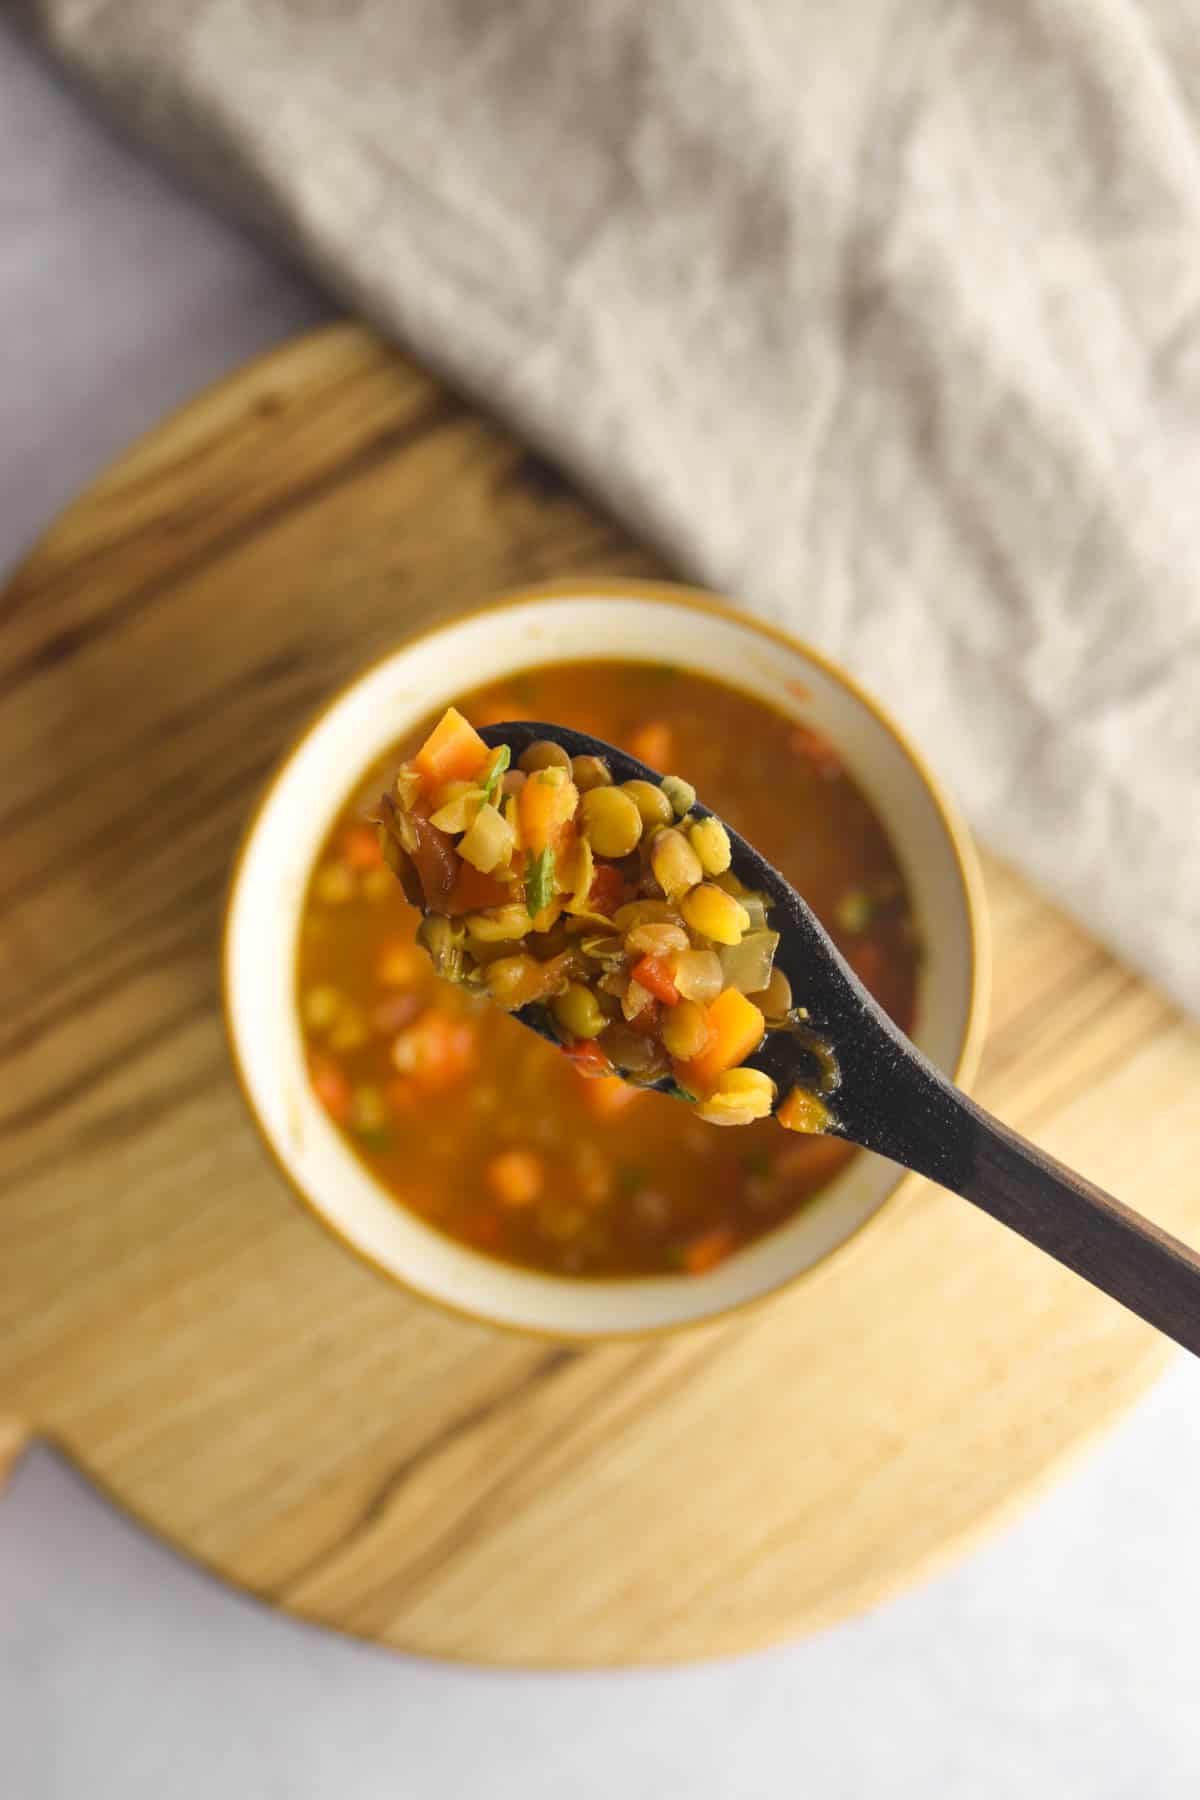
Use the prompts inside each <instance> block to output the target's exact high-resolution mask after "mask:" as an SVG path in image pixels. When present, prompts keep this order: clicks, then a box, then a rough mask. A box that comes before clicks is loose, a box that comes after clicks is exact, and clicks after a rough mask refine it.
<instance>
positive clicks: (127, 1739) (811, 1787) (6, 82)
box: [0, 26, 1200, 1800]
mask: <svg viewBox="0 0 1200 1800" xmlns="http://www.w3.org/2000/svg"><path fill="white" fill-rule="evenodd" d="M327 310H328V309H327V306H326V304H325V303H324V302H323V301H322V299H321V298H320V296H318V295H316V294H315V293H314V292H313V291H312V289H311V288H310V287H309V286H308V285H307V284H306V283H305V282H304V281H303V279H301V278H300V277H299V276H298V275H296V274H295V273H294V272H292V271H289V270H287V269H285V268H282V267H280V266H279V265H278V264H276V263H273V262H272V261H271V260H269V259H268V258H267V257H266V256H264V255H263V254H262V253H261V252H259V251H258V250H256V249H255V248H254V247H253V246H251V245H250V244H249V243H248V242H247V241H246V240H245V239H244V238H242V237H240V236H239V235H238V234H237V233H235V232H233V231H231V230H230V229H228V228H227V227H225V226H224V225H222V224H220V223H219V222H217V221H215V220H213V219H212V218H211V217H210V216H209V215H208V214H207V213H206V212H205V211H204V210H203V209H202V208H200V207H198V206H197V205H195V204H194V203H192V202H191V201H190V200H188V199H186V198H184V197H183V196H181V195H180V194H179V193H178V192H177V191H175V190H174V189H172V188H171V187H170V186H169V185H168V183H167V182H165V181H164V180H163V179H162V178H161V177H160V176H159V175H158V174H157V173H156V172H155V171H154V170H152V169H150V168H148V167H147V166H146V165H145V164H143V163H142V162H141V161H140V160H139V159H138V158H137V157H136V156H135V155H134V154H132V153H131V152H129V151H128V150H127V149H125V148H124V147H123V146H122V145H120V144H119V143H118V142H116V141H115V140H114V139H113V137H112V136H111V135H110V134H109V133H107V132H106V131H105V130H104V129H103V128H102V127H101V126H99V125H98V124H97V123H96V121H95V120H94V119H93V118H92V117H91V116H90V115H89V114H88V113H87V111H86V110H85V109H84V108H83V107H82V106H81V105H80V104H79V102H78V101H77V100H76V99H75V98H74V97H73V96H71V95H70V94H69V93H67V92H66V91H65V90H64V89H63V88H62V87H61V86H60V85H58V83H57V82H56V80H55V78H54V77H53V76H52V75H51V73H50V72H49V71H48V70H47V69H46V67H45V66H44V65H43V64H41V63H40V62H39V61H38V60H36V59H35V58H34V57H32V56H31V55H29V54H28V53H27V52H26V50H25V49H24V48H23V47H22V46H21V45H20V43H19V42H18V40H16V39H15V38H13V37H12V36H11V35H10V34H9V32H8V31H7V30H6V29H5V28H4V27H3V26H0V417H3V420H4V424H5V429H4V431H3V433H0V567H7V566H10V565H11V563H12V562H13V560H14V559H15V558H16V557H17V556H18V555H19V553H20V552H21V550H22V549H23V547H24V546H25V545H26V544H27V543H28V542H29V541H30V540H31V539H32V538H33V537H34V536H35V535H36V533H37V532H38V530H39V529H40V528H41V526H42V525H43V524H44V523H45V522H46V521H47V520H48V519H49V518H50V517H51V516H52V515H53V514H54V513H55V512H56V511H57V510H58V508H59V507H60V506H61V505H62V504H63V502H64V501H65V500H66V499H68V498H69V496H70V495H71V493H72V492H73V491H74V490H76V489H77V488H78V487H79V486H80V485H81V484H82V483H83V482H85V481H86V480H87V479H88V478H89V477H90V476H91V475H92V474H93V473H95V472H96V471H97V470H98V469H99V468H100V467H102V465H103V464H104V463H105V462H106V461H107V460H108V459H109V458H110V457H111V456H112V455H113V454H114V453H115V452H117V451H118V450H119V449H121V447H122V446H123V445H125V444H126V443H127V442H128V441H129V440H130V439H131V438H132V437H133V436H135V435H136V434H137V433H139V432H140V431H142V430H143V429H144V428H145V427H147V426H149V425H151V424H152V423H153V422H154V421H155V419H156V418H158V417H159V416H160V415H161V414H162V413H163V412H164V411H166V410H167V409H168V408H169V407H171V406H173V405H175V404H176V403H177V402H178V401H180V400H181V399H183V398H184V397H185V396H186V395H187V394H189V393H190V392H192V391H193V390H194V389H195V388H197V387H198V386H200V385H202V384H203V383H205V382H207V381H209V380H211V379H213V378H215V377H216V376H218V375H220V374H222V373H224V372H225V371H226V370H227V369H229V368H231V367H234V366H236V365H237V364H238V363H239V362H242V361H243V360H245V358H247V357H248V356H250V355H252V354H253V353H255V352H256V351H258V350H259V349H261V348H263V347H264V346H266V345H268V344H270V343H272V342H275V341H277V340H278V339H280V338H283V337H285V336H287V335H289V334H290V333H292V332H294V331H295V330H297V329H299V328H302V327H303V326H305V325H307V324H309V323H311V322H313V321H314V320H317V319H319V318H321V317H322V316H324V315H325V313H326V311H327ZM1198 1416H1200V1366H1198V1365H1196V1364H1195V1363H1191V1362H1184V1361H1182V1360H1180V1361H1179V1362H1177V1363H1176V1364H1175V1365H1174V1366H1173V1367H1172V1369H1171V1372H1170V1373H1169V1374H1168V1376H1167V1377H1166V1378H1165V1379H1164V1380H1163V1381H1162V1382H1161V1383H1160V1384H1159V1386H1158V1388H1157V1389H1156V1390H1155V1391H1154V1393H1153V1394H1152V1395H1151V1396H1150V1398H1149V1399H1148V1400H1147V1401H1146V1402H1145V1403H1144V1404H1143V1405H1142V1406H1141V1407H1140V1408H1139V1410H1138V1411H1137V1413H1136V1414H1135V1415H1134V1416H1133V1417H1132V1418H1131V1419H1130V1420H1128V1421H1127V1422H1126V1423H1125V1424H1124V1425H1123V1426H1122V1427H1121V1428H1120V1429H1119V1430H1118V1431H1117V1432H1116V1433H1115V1434H1114V1435H1113V1437H1112V1438H1111V1439H1110V1440H1109V1441H1108V1442H1107V1443H1106V1444H1104V1445H1103V1446H1101V1448H1100V1449H1099V1450H1098V1451H1096V1452H1094V1453H1093V1454H1092V1455H1091V1457H1090V1459H1089V1460H1087V1461H1086V1462H1085V1463H1084V1464H1083V1465H1082V1466H1081V1467H1079V1468H1077V1469H1076V1470H1075V1471H1074V1472H1073V1473H1071V1474H1070V1475H1069V1476H1068V1477H1067V1478H1066V1479H1065V1480H1064V1481H1063V1483H1062V1484H1061V1485H1060V1486H1059V1487H1058V1488H1057V1490H1056V1491H1055V1492H1054V1493H1053V1494H1052V1495H1051V1496H1050V1497H1049V1498H1048V1499H1046V1500H1044V1501H1042V1502H1041V1504H1040V1505H1039V1506H1038V1507H1037V1508H1036V1509H1035V1510H1034V1511H1032V1512H1031V1513H1030V1514H1029V1515H1028V1516H1027V1517H1026V1518H1025V1519H1024V1520H1023V1521H1022V1522H1021V1523H1020V1524H1018V1525H1017V1526H1016V1527H1013V1528H1010V1529H1009V1530H1008V1531H1007V1533H1005V1534H1004V1535H1002V1536H1001V1537H999V1538H997V1539H995V1540H994V1541H992V1542H991V1543H990V1544H989V1545H987V1546H986V1547H985V1548H984V1549H982V1550H980V1551H978V1552H977V1553H976V1554H975V1555H974V1556H973V1557H972V1558H971V1559H970V1560H969V1561H968V1562H966V1563H964V1564H962V1565H961V1566H959V1567H958V1568H956V1569H955V1570H953V1571H952V1572H950V1573H949V1574H947V1575H944V1576H943V1577H941V1578H940V1579H939V1580H937V1581H935V1582H933V1583H931V1584H930V1585H928V1586H927V1587H925V1588H923V1589H922V1590H920V1591H919V1592H916V1593H913V1594H910V1595H908V1596H906V1597H904V1598H902V1599H901V1600H899V1601H897V1602H895V1603H893V1604H892V1605H891V1606H889V1607H887V1608H885V1609H884V1610H882V1611H880V1612H878V1613H876V1614H874V1615H873V1616H871V1617H870V1618H867V1619H864V1620H861V1621H859V1622H857V1623H855V1624H852V1625H848V1626H845V1627H842V1628H841V1629H839V1630H837V1631H834V1632H831V1633H828V1634H827V1635H825V1636H823V1637H821V1638H818V1639H814V1640H811V1641H809V1642H806V1643H801V1644H796V1645H792V1646H789V1647H786V1648H782V1649H779V1650H775V1651H772V1652H769V1653H765V1654H763V1655H760V1656H756V1657H750V1658H746V1659H743V1660H741V1661H739V1662H734V1663H726V1664H715V1665H708V1666H705V1667H702V1668H696V1669H687V1670H679V1671H668V1672H656V1673H653V1674H644V1673H642V1674H628V1675H595V1676H579V1675H573V1676H565V1675H564V1676H512V1675H501V1674H494V1673H488V1672H485V1671H479V1672H473V1671H469V1670H462V1669H449V1668H440V1667H436V1666H432V1665H429V1664H425V1663H417V1662H414V1661H410V1660H408V1659H405V1658H403V1657H399V1656H394V1655H389V1654H387V1653H384V1652H381V1651H376V1650H372V1649H368V1648H366V1647H363V1646H359V1645H355V1644H352V1643H349V1642H347V1641H345V1640H343V1639H340V1638H336V1637H333V1636H331V1635H327V1634H323V1633H319V1632H316V1631H312V1630H309V1629H307V1628H305V1627H301V1626H297V1625H294V1624H291V1623H289V1622H287V1621H283V1620H280V1619H278V1618H276V1617H275V1616H274V1615H272V1614H270V1613H268V1612H266V1611H265V1610H263V1609H260V1608H259V1607H257V1606H255V1605H253V1604H252V1603H250V1602H248V1601H246V1600H245V1599H243V1598H241V1597H240V1596H238V1595H235V1594H232V1593H229V1592H227V1591H226V1590H224V1589H223V1588H221V1587H219V1586H218V1585H216V1584H215V1583H214V1582H212V1581H210V1580H209V1579H208V1578H206V1577H204V1576H202V1575H200V1574H198V1573H197V1572H196V1571H195V1570H193V1569H191V1568H190V1567H189V1566H188V1565H186V1564H184V1563H182V1562H180V1561H178V1560H177V1559H176V1558H174V1557H173V1556H171V1555H170V1554H169V1553H167V1552H166V1551H164V1550H163V1549H162V1548H161V1547H159V1546H158V1545H157V1544H155V1543H154V1542H152V1541H151V1540H149V1539H147V1538H145V1537H143V1536H141V1535H140V1534H139V1533H138V1532H137V1531H136V1530H134V1529H133V1528H132V1527H131V1526H129V1525H128V1524H127V1523H126V1522H125V1521H124V1520H123V1519H121V1518H120V1517H118V1516H117V1515H116V1514H114V1513H113V1512H111V1511H110V1509H109V1508H108V1506H107V1505H106V1504H105V1503H104V1502H103V1501H102V1500H101V1499H100V1498H99V1497H98V1496H97V1495H96V1494H94V1493H93V1492H92V1491H91V1490H90V1489H89V1488H88V1487H87V1486H86V1485H85V1484H83V1483H82V1482H81V1481H80V1479H79V1478H78V1477H77V1476H76V1475H75V1474H74V1473H73V1472H72V1471H71V1470H70V1469H69V1468H68V1467H67V1466H66V1465H65V1464H63V1463H61V1462H59V1461H58V1459H57V1458H56V1457H55V1456H54V1455H53V1454H52V1453H50V1452H49V1451H46V1450H44V1449H41V1448H38V1449H35V1450H34V1451H32V1452H31V1453H30V1454H29V1455H28V1456H27V1457H26V1458H25V1459H24V1461H23V1462H22V1463H21V1465H20V1466H19V1468H18V1470H17V1472H16V1475H15V1477H14V1479H13V1481H12V1483H11V1486H10V1487H9V1489H7V1490H6V1492H5V1494H4V1495H3V1497H2V1498H0V1795H3V1796H4V1797H5V1800H9V1797H10V1796H11V1800H51V1797H53V1800H76V1796H79V1795H83V1794H87V1795H88V1796H89V1797H90V1800H109V1797H110V1796H111V1797H112V1800H117V1796H120V1797H121V1800H131V1797H133V1800H137V1797H140V1796H141V1795H150V1794H153V1795H154V1796H155V1797H156V1800H158V1797H159V1796H163V1795H167V1796H170V1800H193V1797H195V1800H200V1797H201V1796H204V1797H205V1800H208V1797H209V1796H212V1795H216V1794H221V1795H223V1796H240V1795H243V1794H244V1795H247V1796H251V1795H253V1796H255V1797H256V1800H259V1797H261V1800H270V1797H273V1796H277V1795H278V1796H281V1797H283V1796H286V1797H287V1800H307V1797H308V1796H313V1797H315V1796H331V1795H336V1796H338V1797H339V1800H343V1797H344V1800H359V1797H362V1800H375V1796H379V1797H381V1800H382V1796H385V1795H386V1796H389V1797H390V1796H394V1795H404V1796H412V1797H413V1800H425V1797H426V1796H434V1797H440V1796H443V1795H445V1796H451V1795H453V1796H456V1797H458V1796H464V1795H475V1794H479V1795H487V1796H488V1800H507V1797H508V1796H513V1800H517V1797H518V1796H519V1797H520V1800H543V1797H544V1800H560V1797H562V1796H567V1795H570V1796H580V1797H581V1800H590V1797H592V1796H595V1797H596V1800H600V1796H605V1797H606V1800H607V1797H609V1796H618V1795H619V1796H621V1797H622V1800H638V1797H640V1796H643V1795H644V1796H647V1800H648V1797H649V1796H652V1795H653V1796H655V1800H661V1797H662V1796H671V1795H675V1794H679V1795H681V1796H682V1795H686V1796H687V1797H688V1800H710V1797H711V1800H717V1797H718V1796H720V1800H742V1797H745V1800H758V1797H761V1796H767V1795H771V1794H775V1793H803V1794H805V1795H813V1796H821V1797H822V1800H823V1797H825V1796H830V1797H840V1796H846V1797H848V1800H849V1797H858V1796H863V1795H875V1794H888V1795H910V1794H911V1795H912V1796H914V1797H916V1796H920V1797H921V1800H925V1797H926V1796H930V1795H942V1794H947V1795H949V1794H954V1795H965V1796H969V1797H970V1800H993V1797H999V1796H1005V1797H1007V1796H1015V1795H1020V1796H1022V1800H1029V1797H1030V1796H1034V1797H1035V1800H1036V1797H1040V1796H1042V1795H1046V1796H1050V1795H1053V1796H1055V1800H1074V1797H1075V1796H1078V1797H1079V1800H1084V1797H1085V1796H1086V1800H1125V1797H1126V1796H1129V1797H1130V1800H1132V1797H1133V1796H1135V1795H1136V1796H1137V1797H1138V1800H1157V1797H1158V1796H1176V1795H1178V1796H1181V1797H1182V1796H1192V1795H1195V1794H1196V1793H1197V1792H1200V1708H1198V1707H1197V1701H1196V1684H1195V1674H1196V1664H1197V1658H1196V1652H1195V1649H1194V1642H1195V1632H1194V1620H1195V1618H1196V1617H1197V1615H1198V1614H1200V1559H1198V1558H1197V1557H1196V1556H1195V1555H1194V1554H1192V1544H1193V1538H1194V1535H1195V1532H1196V1526H1197V1519H1198V1518H1200V1426H1198V1424H1197V1419H1198Z"/></svg>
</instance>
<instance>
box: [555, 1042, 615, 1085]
mask: <svg viewBox="0 0 1200 1800" xmlns="http://www.w3.org/2000/svg"><path fill="white" fill-rule="evenodd" d="M563 1055H564V1056H569V1057H570V1059H571V1061H572V1062H573V1063H574V1064H575V1067H576V1068H577V1069H578V1070H579V1073H580V1074H581V1075H583V1076H586V1077H587V1078H588V1079H589V1080H594V1079H595V1078H596V1077H597V1076H601V1075H611V1074H612V1064H611V1063H610V1062H609V1060H608V1058H607V1056H605V1054H604V1052H603V1050H602V1049H601V1048H600V1046H599V1044H597V1043H596V1042H595V1041H594V1039H592V1038H580V1039H579V1041H578V1042H577V1043H574V1044H565V1045H564V1046H563Z"/></svg>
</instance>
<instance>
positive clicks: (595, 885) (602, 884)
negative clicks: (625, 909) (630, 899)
mask: <svg viewBox="0 0 1200 1800" xmlns="http://www.w3.org/2000/svg"><path fill="white" fill-rule="evenodd" d="M624 898H625V877H624V876H623V875H622V874H621V871H620V869H618V868H617V866H616V864H615V863H601V864H600V867H599V868H598V869H597V870H596V873H595V875H594V876H593V877H592V885H591V887H590V888H589V889H588V905H589V906H590V907H591V909H592V911H593V912H598V913H604V914H606V915H607V916H610V917H611V915H612V914H613V913H615V912H616V910H617V908H618V906H620V904H621V902H622V900H623V899H624Z"/></svg>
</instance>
